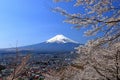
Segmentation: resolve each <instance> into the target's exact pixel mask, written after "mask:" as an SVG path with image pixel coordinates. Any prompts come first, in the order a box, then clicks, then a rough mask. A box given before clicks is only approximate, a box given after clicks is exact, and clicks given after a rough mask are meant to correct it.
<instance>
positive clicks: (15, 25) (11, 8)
mask: <svg viewBox="0 0 120 80" xmlns="http://www.w3.org/2000/svg"><path fill="white" fill-rule="evenodd" d="M73 4H74V3H73V2H72V3H54V2H53V1H52V0H47V1H46V0H1V1H0V48H8V47H15V46H16V43H17V42H18V46H24V45H31V44H36V43H40V42H43V41H46V40H48V39H49V38H51V37H53V36H55V35H57V34H63V35H65V36H66V37H69V38H71V39H73V40H75V41H77V42H80V43H85V42H86V41H87V40H88V38H87V37H84V36H83V32H84V29H83V30H77V29H74V28H73V27H72V26H73V25H70V24H67V23H63V20H64V19H65V17H64V16H62V15H60V14H59V13H55V12H53V11H52V10H51V9H50V8H54V7H57V6H60V7H62V8H64V9H66V10H68V11H70V12H71V13H74V12H78V11H81V12H82V9H76V8H75V7H73Z"/></svg>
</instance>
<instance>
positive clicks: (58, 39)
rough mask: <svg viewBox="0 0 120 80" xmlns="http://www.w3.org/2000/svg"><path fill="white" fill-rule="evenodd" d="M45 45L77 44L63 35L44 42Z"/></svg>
mask: <svg viewBox="0 0 120 80" xmlns="http://www.w3.org/2000/svg"><path fill="white" fill-rule="evenodd" d="M46 43H78V42H76V41H74V40H71V39H69V38H67V37H65V36H64V35H56V36H55V37H53V38H51V39H49V40H47V41H46Z"/></svg>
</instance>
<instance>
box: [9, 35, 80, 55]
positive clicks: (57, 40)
mask: <svg viewBox="0 0 120 80" xmlns="http://www.w3.org/2000/svg"><path fill="white" fill-rule="evenodd" d="M79 45H81V44H80V43H78V42H76V41H74V40H72V39H70V38H67V37H65V36H64V35H56V36H54V37H52V38H50V39H48V40H46V41H45V42H42V43H38V44H33V45H28V46H23V47H18V50H19V51H21V52H28V51H29V52H32V53H41V54H45V53H47V54H49V53H50V54H51V53H53V54H54V53H68V52H71V51H74V50H75V49H74V48H75V47H78V46H79ZM15 50H16V49H15V48H12V49H11V48H10V49H8V51H15Z"/></svg>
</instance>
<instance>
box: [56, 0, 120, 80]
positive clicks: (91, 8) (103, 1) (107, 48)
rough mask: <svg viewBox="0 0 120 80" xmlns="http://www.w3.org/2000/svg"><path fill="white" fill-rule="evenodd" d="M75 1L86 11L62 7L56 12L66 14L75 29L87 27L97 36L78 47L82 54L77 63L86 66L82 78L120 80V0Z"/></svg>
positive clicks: (78, 51) (79, 52)
mask: <svg viewBox="0 0 120 80" xmlns="http://www.w3.org/2000/svg"><path fill="white" fill-rule="evenodd" d="M54 1H56V2H60V1H67V2H69V1H72V0H54ZM73 2H74V1H73ZM75 2H76V3H75V4H74V6H75V7H76V8H83V9H84V14H83V13H81V12H78V13H73V14H71V13H69V11H66V10H64V9H62V8H60V7H57V8H55V9H54V11H56V12H59V13H61V14H62V15H64V16H65V17H66V20H65V22H67V23H70V24H74V25H75V26H74V27H75V28H78V29H81V28H86V31H85V35H86V36H95V38H94V39H93V40H89V41H88V42H87V43H86V44H85V45H84V46H80V47H78V48H77V53H78V57H77V58H76V59H75V60H74V61H73V62H74V63H79V64H81V65H83V67H84V70H83V71H82V72H81V73H80V74H79V76H78V77H79V78H80V80H81V79H88V80H89V79H90V80H91V79H94V80H120V0H75ZM99 34H100V35H99ZM80 75H81V76H80Z"/></svg>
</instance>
